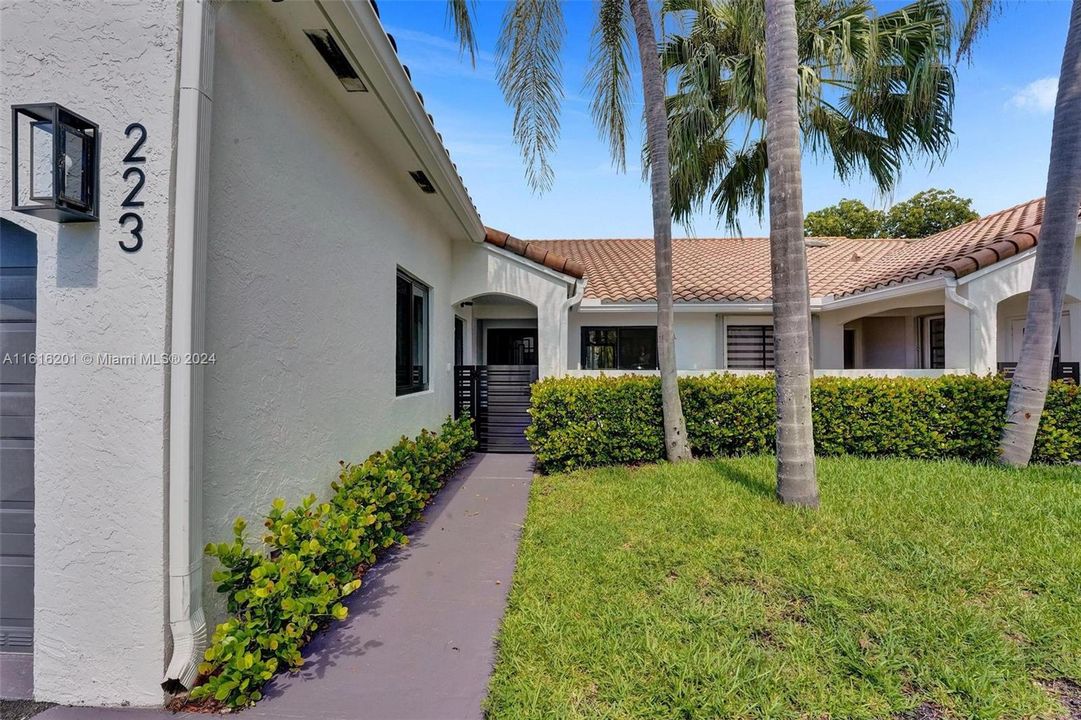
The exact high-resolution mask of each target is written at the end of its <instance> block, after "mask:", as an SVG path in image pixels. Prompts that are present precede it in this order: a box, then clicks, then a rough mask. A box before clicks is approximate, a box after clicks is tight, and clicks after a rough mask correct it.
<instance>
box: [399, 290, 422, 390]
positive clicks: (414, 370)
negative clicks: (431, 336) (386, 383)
mask: <svg viewBox="0 0 1081 720" xmlns="http://www.w3.org/2000/svg"><path fill="white" fill-rule="evenodd" d="M396 305H397V322H396V345H397V351H396V353H395V385H396V387H397V393H398V394H399V395H407V394H409V393H415V392H420V391H421V390H427V389H428V286H427V285H425V284H424V283H422V282H420V281H419V280H417V279H416V278H415V277H413V276H412V275H410V274H408V273H406V272H404V271H402V270H399V271H398V283H397V302H396Z"/></svg>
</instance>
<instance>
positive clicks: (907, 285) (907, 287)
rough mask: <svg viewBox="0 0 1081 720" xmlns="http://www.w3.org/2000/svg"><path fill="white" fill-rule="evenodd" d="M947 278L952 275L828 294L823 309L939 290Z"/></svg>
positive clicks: (822, 301)
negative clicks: (854, 292) (841, 295)
mask: <svg viewBox="0 0 1081 720" xmlns="http://www.w3.org/2000/svg"><path fill="white" fill-rule="evenodd" d="M947 278H952V276H951V275H933V276H931V277H929V278H925V279H923V280H913V281H909V282H903V283H900V284H898V285H890V286H888V287H881V288H875V289H874V290H866V291H864V292H860V293H856V294H855V295H845V296H843V297H834V296H833V295H827V296H826V297H824V298H822V300H821V309H822V310H840V309H842V308H846V307H852V306H854V305H863V304H864V303H871V302H877V301H879V300H889V299H891V298H895V297H903V296H905V295H916V294H918V293H922V292H927V291H928V290H937V289H939V288H944V287H945V286H946V279H947Z"/></svg>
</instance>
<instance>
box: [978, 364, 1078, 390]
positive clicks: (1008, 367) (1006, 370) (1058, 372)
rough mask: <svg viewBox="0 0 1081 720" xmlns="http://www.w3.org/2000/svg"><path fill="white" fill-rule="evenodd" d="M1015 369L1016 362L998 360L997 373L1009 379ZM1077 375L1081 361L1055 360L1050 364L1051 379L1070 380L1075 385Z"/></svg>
mask: <svg viewBox="0 0 1081 720" xmlns="http://www.w3.org/2000/svg"><path fill="white" fill-rule="evenodd" d="M1016 370H1017V363H1015V362H1009V363H1006V362H1000V363H999V364H998V371H999V373H1001V374H1002V375H1005V376H1006V377H1007V378H1009V379H1011V380H1012V379H1013V374H1014V372H1015V371H1016ZM1079 376H1081V363H1076V362H1056V363H1054V364H1053V365H1052V366H1051V379H1052V380H1064V381H1066V382H1072V383H1074V384H1075V385H1076V384H1077V383H1078V380H1079Z"/></svg>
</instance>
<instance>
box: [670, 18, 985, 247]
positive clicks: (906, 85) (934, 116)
mask: <svg viewBox="0 0 1081 720" xmlns="http://www.w3.org/2000/svg"><path fill="white" fill-rule="evenodd" d="M667 7H668V9H669V10H670V11H671V12H682V13H686V12H691V13H693V18H694V20H693V23H692V24H691V25H690V29H689V31H688V32H687V33H686V34H685V35H682V36H679V35H677V36H675V37H673V38H672V39H671V40H670V41H669V42H668V43H667V44H666V46H665V49H664V62H665V67H666V69H667V70H668V71H669V72H672V73H674V74H675V75H676V76H677V79H678V80H677V91H676V93H675V94H674V95H673V96H672V97H671V98H669V101H668V102H669V123H670V134H671V143H672V164H673V176H674V182H673V194H674V204H675V210H676V216H677V218H678V219H686V218H687V217H688V216H689V215H690V213H691V212H692V211H693V210H694V209H696V208H697V207H698V206H701V205H704V204H706V203H708V204H710V205H711V206H712V207H713V209H714V210H715V211H716V212H717V214H718V216H719V217H720V218H722V219H723V220H724V221H725V222H726V223H727V224H728V225H729V226H731V227H737V226H738V223H737V215H738V213H739V211H740V210H742V209H746V208H750V209H752V210H754V211H756V212H757V213H758V214H759V215H761V214H762V211H763V207H764V200H765V188H766V176H767V169H768V164H769V163H768V152H767V143H766V139H767V138H766V128H765V125H766V110H767V107H766V106H767V103H766V88H764V87H763V86H764V85H765V86H767V87H768V84H767V83H766V73H764V72H763V70H764V69H765V68H766V66H767V62H768V60H767V57H766V54H767V52H768V43H767V41H766V22H767V21H766V13H765V7H764V6H763V4H762V2H761V0H668V5H667ZM795 12H796V20H795V24H796V28H797V39H796V53H797V65H796V68H795V69H794V70H793V71H792V74H793V76H795V77H796V78H797V96H798V105H797V107H798V122H799V127H800V130H801V131H802V135H803V142H804V144H805V145H806V146H808V147H809V148H810V149H811V151H812V152H813V153H814V154H816V155H821V156H825V157H829V158H831V159H832V160H833V163H834V167H835V168H836V171H837V174H838V176H839V178H840V179H842V180H845V179H847V178H848V177H850V176H852V175H855V174H857V173H860V172H866V173H867V174H868V175H869V176H870V177H871V179H872V180H874V182H875V184H876V185H877V186H878V188H879V190H881V191H882V192H883V193H888V192H890V191H891V190H892V189H893V188H894V187H895V185H896V183H897V182H898V180H899V179H900V174H901V168H902V166H903V165H904V163H905V162H907V161H908V160H910V159H912V158H913V157H914V156H916V155H924V156H927V157H930V158H932V159H937V158H941V157H942V156H944V154H945V153H946V151H947V150H948V149H949V146H950V141H951V138H952V132H951V117H952V112H953V98H954V73H953V68H952V64H951V58H950V52H951V50H950V38H951V18H950V9H949V5H948V1H947V0H920V1H919V2H916V3H914V4H912V5H908V6H906V7H903V8H900V9H898V10H895V11H892V12H889V13H885V14H882V15H876V14H875V11H874V7H873V6H872V5H871V2H870V0H797V2H796V3H795ZM971 32H976V29H975V28H974V29H973V30H972V31H971Z"/></svg>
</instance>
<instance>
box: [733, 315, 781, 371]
mask: <svg viewBox="0 0 1081 720" xmlns="http://www.w3.org/2000/svg"><path fill="white" fill-rule="evenodd" d="M725 339H726V344H727V347H726V350H725V354H726V357H727V360H728V367H730V368H732V369H734V370H772V369H773V326H772V325H729V326H728V329H727V331H726V338H725Z"/></svg>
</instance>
